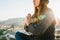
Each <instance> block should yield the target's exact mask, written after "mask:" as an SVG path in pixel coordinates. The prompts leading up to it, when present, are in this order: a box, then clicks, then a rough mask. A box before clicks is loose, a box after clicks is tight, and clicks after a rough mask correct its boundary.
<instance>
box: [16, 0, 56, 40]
mask: <svg viewBox="0 0 60 40" xmlns="http://www.w3.org/2000/svg"><path fill="white" fill-rule="evenodd" d="M33 3H34V15H33V16H32V18H31V21H30V22H29V23H27V24H28V25H27V24H26V25H25V27H24V28H25V30H26V31H27V32H31V33H32V34H31V35H26V34H24V33H20V32H16V34H15V37H16V40H55V36H54V32H55V25H56V20H55V17H54V15H53V12H52V10H51V9H50V8H48V6H47V4H48V3H49V0H33ZM36 19H37V20H36Z"/></svg>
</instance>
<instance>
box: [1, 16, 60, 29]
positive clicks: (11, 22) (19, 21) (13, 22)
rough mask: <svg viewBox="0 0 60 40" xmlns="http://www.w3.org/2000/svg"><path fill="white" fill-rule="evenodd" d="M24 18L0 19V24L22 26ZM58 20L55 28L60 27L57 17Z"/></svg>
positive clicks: (59, 19)
mask: <svg viewBox="0 0 60 40" xmlns="http://www.w3.org/2000/svg"><path fill="white" fill-rule="evenodd" d="M24 20H25V18H23V17H22V18H12V19H8V20H5V21H0V25H14V26H23V22H24ZM57 20H58V25H57V27H56V28H57V29H60V18H57Z"/></svg>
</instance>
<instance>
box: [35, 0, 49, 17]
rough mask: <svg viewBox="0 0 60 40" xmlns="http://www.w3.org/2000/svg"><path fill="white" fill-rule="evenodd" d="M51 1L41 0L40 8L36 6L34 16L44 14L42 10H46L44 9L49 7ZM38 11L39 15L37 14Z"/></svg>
mask: <svg viewBox="0 0 60 40" xmlns="http://www.w3.org/2000/svg"><path fill="white" fill-rule="evenodd" d="M48 3H49V0H40V5H39V10H38V9H37V8H36V7H34V16H35V17H37V16H38V15H40V14H42V12H43V11H44V9H46V8H47V5H46V4H48ZM37 13H38V15H37Z"/></svg>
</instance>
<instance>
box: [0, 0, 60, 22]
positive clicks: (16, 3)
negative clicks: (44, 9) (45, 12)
mask: <svg viewBox="0 0 60 40" xmlns="http://www.w3.org/2000/svg"><path fill="white" fill-rule="evenodd" d="M59 4H60V0H50V2H49V5H48V6H49V7H50V8H52V10H53V11H54V15H55V16H56V17H60V5H59ZM28 13H31V14H33V13H34V8H33V0H0V21H1V20H7V19H10V18H20V17H26V15H27V14H28Z"/></svg>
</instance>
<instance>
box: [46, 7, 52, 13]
mask: <svg viewBox="0 0 60 40" xmlns="http://www.w3.org/2000/svg"><path fill="white" fill-rule="evenodd" d="M45 12H53V10H52V9H51V8H46V9H45Z"/></svg>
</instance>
